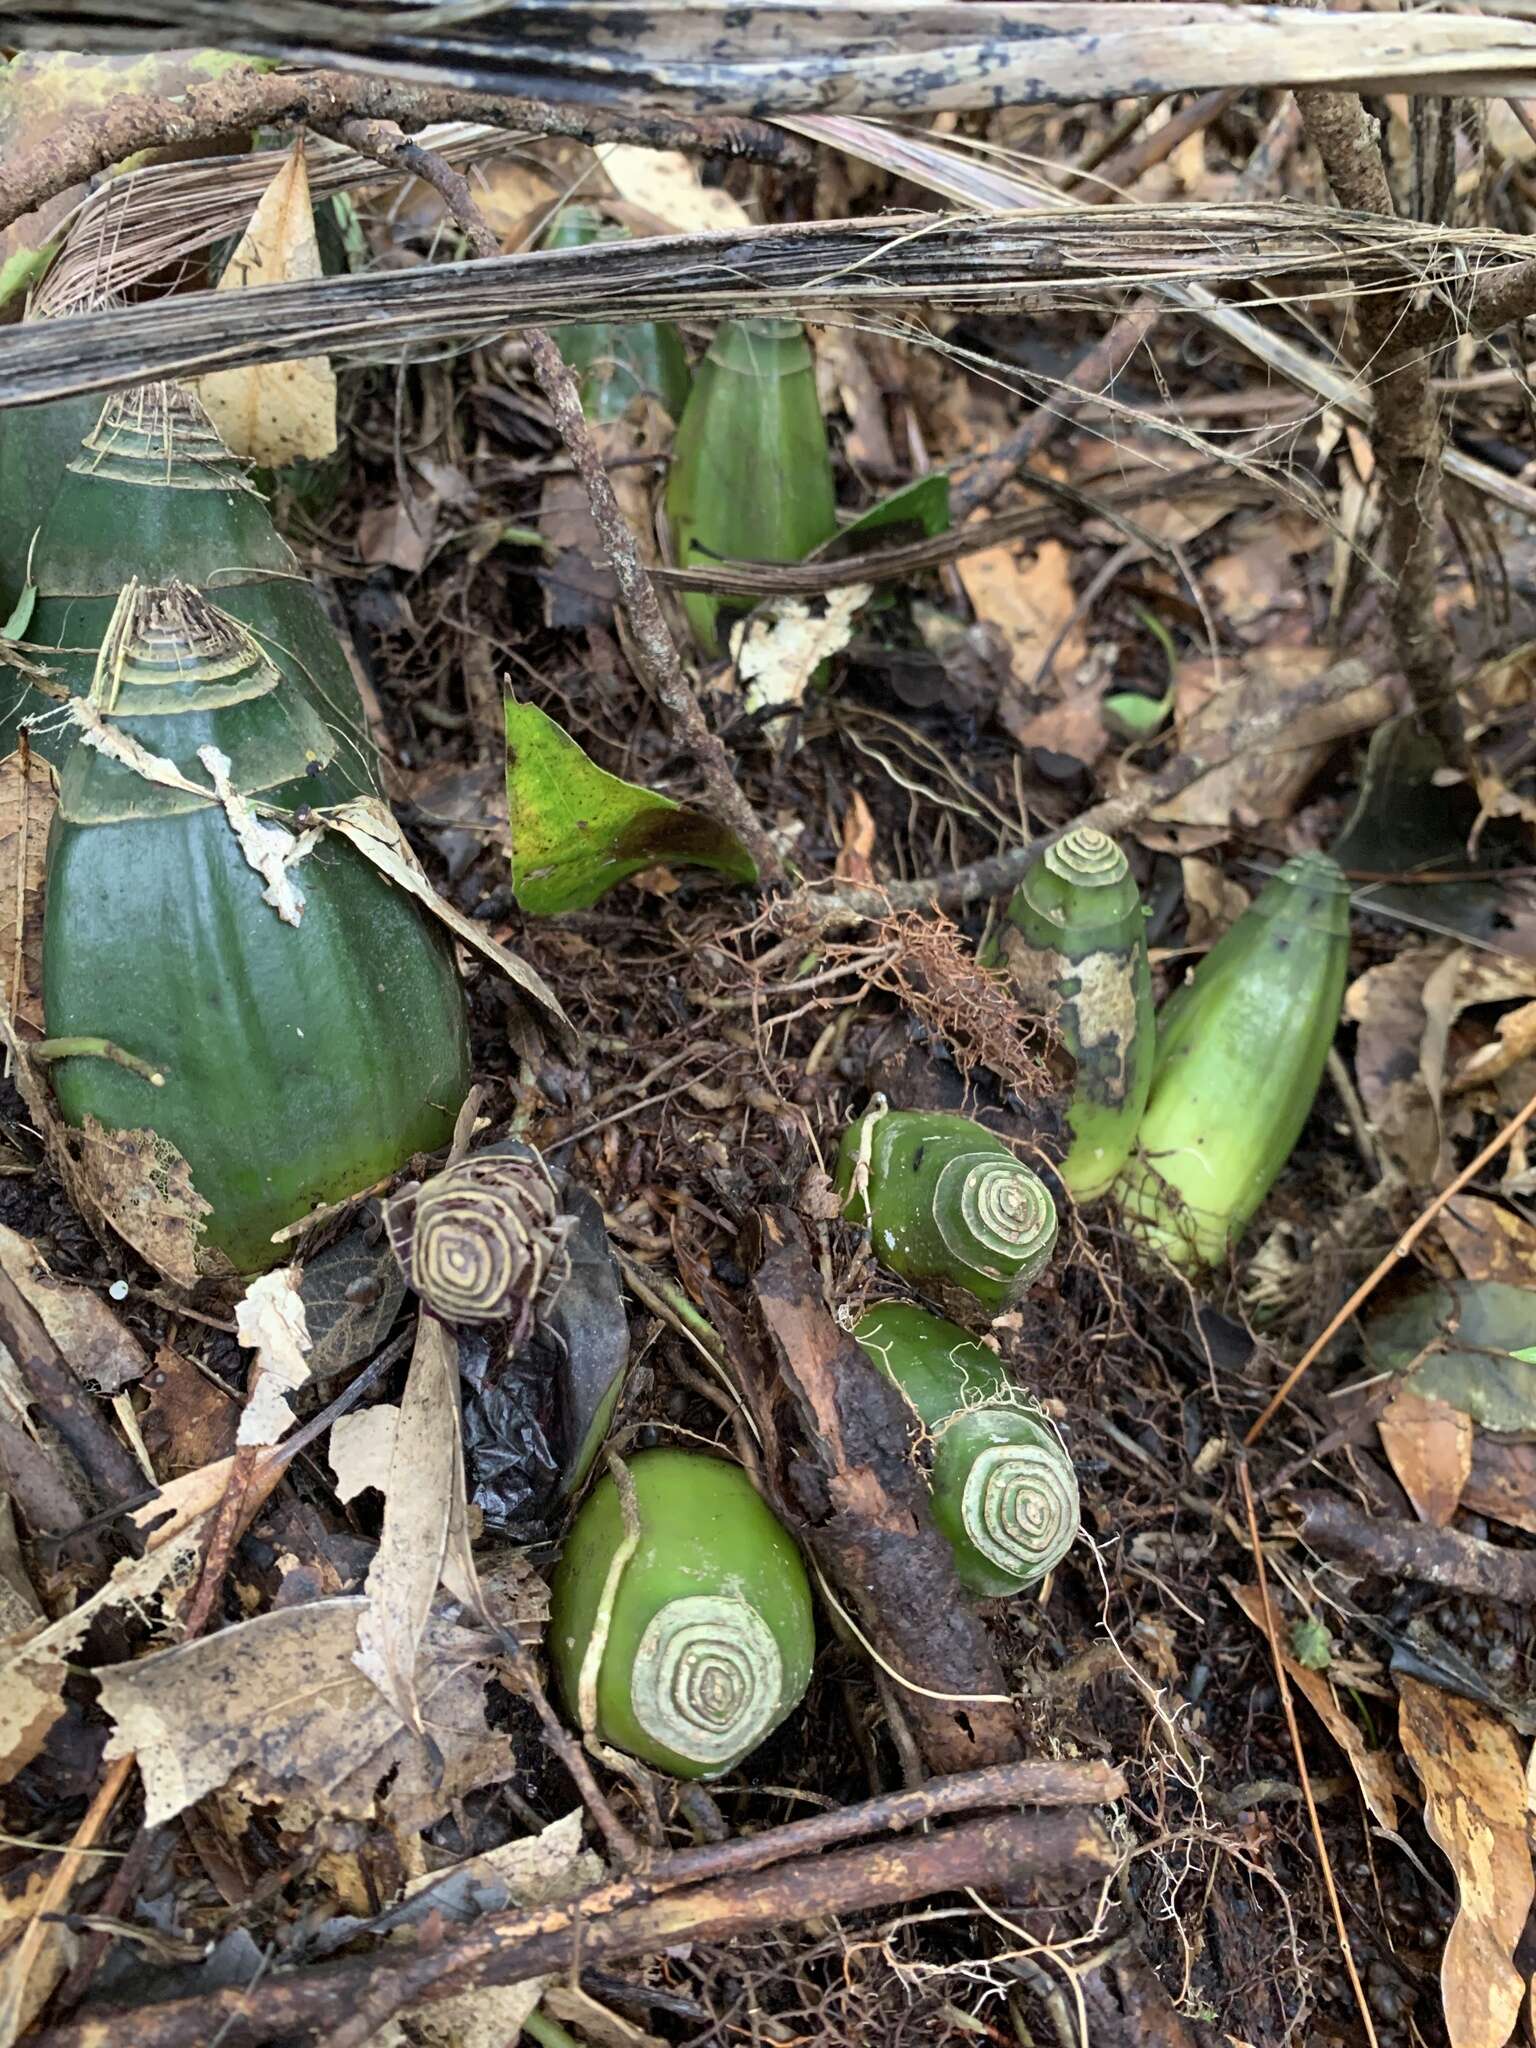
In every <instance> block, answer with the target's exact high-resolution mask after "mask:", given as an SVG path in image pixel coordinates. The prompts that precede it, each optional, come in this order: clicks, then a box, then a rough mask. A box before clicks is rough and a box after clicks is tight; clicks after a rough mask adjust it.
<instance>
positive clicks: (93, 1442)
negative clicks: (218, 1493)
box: [0, 1272, 144, 1507]
mask: <svg viewBox="0 0 1536 2048" xmlns="http://www.w3.org/2000/svg"><path fill="white" fill-rule="evenodd" d="M0 1340H3V1341H4V1344H5V1347H6V1349H7V1350H8V1351H9V1352H10V1354H11V1356H12V1358H13V1359H14V1360H15V1361H16V1366H17V1370H18V1371H19V1372H20V1374H21V1376H22V1378H23V1380H24V1381H25V1382H26V1386H27V1392H28V1393H29V1394H30V1395H31V1397H32V1399H33V1400H34V1401H35V1402H36V1403H37V1406H38V1408H39V1409H40V1410H41V1412H42V1414H43V1416H44V1418H45V1419H46V1421H47V1422H48V1423H49V1425H50V1426H51V1427H52V1428H53V1429H55V1430H57V1432H58V1434H59V1435H60V1437H62V1439H63V1440H64V1442H65V1444H66V1445H67V1446H68V1447H69V1449H70V1451H71V1452H72V1453H73V1454H74V1458H75V1462H76V1463H77V1464H78V1465H79V1467H80V1469H81V1471H82V1472H83V1473H84V1474H85V1476H86V1478H87V1479H89V1481H90V1482H91V1484H92V1486H93V1487H94V1488H95V1490H96V1492H97V1494H98V1495H99V1496H100V1499H101V1502H102V1505H103V1506H105V1507H117V1506H120V1505H121V1504H122V1503H123V1502H124V1501H128V1500H132V1499H134V1498H135V1497H136V1496H137V1495H139V1494H141V1493H142V1492H143V1491H144V1474H143V1473H142V1472H141V1471H140V1470H139V1468H138V1466H137V1464H136V1463H135V1462H134V1460H133V1458H132V1457H131V1455H130V1454H129V1453H128V1452H127V1451H126V1450H125V1449H124V1448H123V1446H122V1444H121V1443H120V1442H119V1441H118V1439H117V1437H116V1435H115V1434H114V1433H113V1431H112V1430H111V1429H109V1428H108V1426H107V1424H106V1423H105V1422H103V1421H102V1419H101V1417H100V1416H99V1415H98V1414H97V1412H96V1410H95V1407H94V1406H93V1404H92V1402H91V1399H90V1396H89V1395H88V1394H87V1393H86V1391H85V1388H84V1386H83V1385H82V1384H81V1382H80V1381H79V1380H78V1379H77V1378H76V1377H75V1375H74V1373H72V1372H71V1371H70V1369H69V1367H68V1366H67V1365H66V1364H65V1362H64V1360H63V1359H62V1358H61V1357H60V1355H59V1349H58V1346H57V1345H56V1344H55V1343H54V1341H53V1339H52V1338H51V1337H50V1336H49V1334H48V1332H47V1330H46V1329H45V1328H44V1327H43V1322H42V1318H41V1317H40V1316H39V1315H38V1314H37V1313H36V1311H35V1310H34V1309H33V1308H32V1306H31V1304H30V1303H29V1302H27V1301H26V1300H25V1299H24V1298H23V1296H22V1293H21V1290H20V1288H18V1287H17V1285H16V1283H15V1282H14V1281H13V1280H12V1279H11V1277H10V1275H9V1274H8V1273H3V1272H0Z"/></svg>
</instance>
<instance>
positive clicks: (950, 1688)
mask: <svg viewBox="0 0 1536 2048" xmlns="http://www.w3.org/2000/svg"><path fill="white" fill-rule="evenodd" d="M747 1263H748V1266H749V1268H750V1269H751V1270H752V1275H753V1278H752V1286H753V1293H754V1297H755V1300H756V1304H757V1314H758V1318H759V1321H760V1323H761V1326H762V1330H763V1334H764V1337H765V1339H766V1343H765V1344H761V1345H753V1346H751V1347H750V1348H749V1352H748V1357H747V1360H746V1361H745V1362H746V1363H747V1364H749V1365H750V1366H751V1367H752V1368H753V1369H754V1372H755V1373H763V1372H766V1373H767V1375H768V1377H766V1378H765V1379H764V1380H763V1381H762V1382H760V1383H758V1384H755V1385H753V1386H751V1387H750V1388H749V1389H748V1396H749V1399H751V1401H752V1403H753V1407H754V1410H755V1411H757V1412H759V1415H760V1419H766V1420H767V1421H768V1423H769V1429H768V1430H766V1431H765V1446H766V1447H767V1449H768V1452H769V1457H770V1461H771V1469H770V1477H771V1481H772V1483H773V1485H774V1486H775V1488H776V1489H777V1490H778V1491H779V1493H780V1495H781V1497H782V1503H783V1506H784V1508H785V1510H786V1513H787V1518H788V1519H789V1520H791V1521H792V1522H794V1523H795V1524H796V1526H797V1527H798V1529H799V1530H800V1533H801V1534H802V1536H803V1538H804V1540H805V1542H806V1544H807V1546H808V1548H809V1549H810V1550H811V1552H812V1554H813V1555H814V1557H815V1559H816V1561H817V1563H818V1564H819V1565H820V1566H821V1569H822V1571H823V1572H824V1573H825V1574H826V1576H827V1578H828V1580H829V1581H830V1582H831V1584H832V1586H833V1588H834V1589H835V1591H836V1592H837V1594H838V1597H839V1598H840V1599H841V1600H843V1601H844V1602H845V1603H846V1604H847V1605H848V1607H849V1608H850V1609H851V1610H852V1611H853V1613H854V1614H855V1616H856V1617H857V1619H858V1623H859V1626H860V1628H861V1629H862V1630H863V1631H864V1633H865V1635H866V1636H867V1637H868V1639H869V1641H870V1642H871V1643H872V1644H873V1646H874V1648H875V1651H876V1652H877V1654H878V1655H879V1656H880V1658H881V1659H882V1660H883V1661H884V1663H885V1665H886V1666H887V1668H888V1669H889V1670H890V1671H893V1672H895V1673H896V1674H898V1676H899V1678H900V1679H902V1680H904V1681H906V1683H905V1684H903V1685H902V1686H901V1700H902V1705H903V1707H904V1708H905V1710H906V1712H907V1714H908V1715H909V1717H910V1719H911V1722H912V1726H913V1730H914V1732H915V1734H916V1736H917V1740H918V1743H919V1745H920V1746H921V1748H922V1751H923V1756H924V1758H925V1760H926V1762H927V1764H928V1766H929V1768H930V1770H934V1771H939V1772H945V1771H959V1770H968V1769H970V1768H971V1767H972V1766H973V1765H976V1764H985V1763H1003V1762H1006V1761H1008V1760H1009V1759H1011V1758H1013V1757H1016V1756H1018V1754H1019V1752H1020V1741H1019V1731H1018V1726H1017V1723H1016V1721H1015V1719H1014V1713H1013V1706H1012V1703H1011V1701H1010V1700H1009V1699H1008V1696H1007V1695H1008V1687H1007V1684H1006V1682H1005V1680H1004V1678H1003V1673H1002V1669H1001V1667H1000V1665H999V1664H998V1660H997V1657H996V1655H995V1653H994V1651H993V1649H992V1645H991V1642H990V1640H989V1639H988V1636H987V1631H986V1628H985V1626H984V1625H983V1623H982V1621H981V1618H980V1616H979V1615H978V1614H977V1612H976V1610H975V1608H974V1607H973V1606H972V1605H971V1603H970V1602H969V1601H968V1600H967V1599H966V1597H965V1595H964V1593H963V1592H962V1591H961V1588H960V1582H959V1579H958V1578H957V1577H956V1574H955V1564H954V1558H953V1556H952V1555H951V1552H950V1549H949V1546H948V1544H947V1543H946V1542H945V1540H944V1538H943V1537H942V1536H941V1535H940V1534H939V1532H938V1530H937V1529H936V1528H935V1527H934V1523H933V1517H932V1514H931V1513H930V1511H929V1502H928V1489H927V1485H926V1483H925V1482H924V1479H923V1476H922V1474H921V1473H920V1472H919V1471H918V1470H917V1468H916V1466H915V1465H914V1464H913V1463H912V1459H911V1456H910V1448H909V1445H910V1428H911V1417H910V1413H909V1411H908V1409H907V1406H906V1403H905V1402H904V1401H903V1400H902V1398H901V1396H900V1394H899V1393H898V1392H897V1391H896V1389H895V1388H894V1387H893V1386H892V1385H891V1383H890V1381H889V1380H887V1379H885V1378H884V1377H883V1376H882V1374H880V1373H879V1372H878V1371H877V1370H876V1369H875V1367H874V1366H873V1365H871V1364H870V1362H869V1360H868V1359H867V1358H866V1357H865V1355H864V1353H863V1351H862V1350H861V1349H860V1348H859V1345H858V1344H857V1342H856V1341H855V1340H854V1338H853V1337H852V1336H850V1335H849V1334H848V1332H847V1331H845V1330H843V1329H841V1328H839V1326H838V1324H837V1322H836V1320H835V1318H834V1317H833V1315H832V1311H831V1309H830V1307H829V1306H828V1303H827V1298H826V1294H825V1292H824V1290H823V1287H822V1283H821V1276H820V1273H819V1272H818V1270H817V1266H816V1263H815V1260H814V1259H813V1258H812V1256H811V1251H810V1247H809V1244H808V1242H807V1240H806V1237H805V1233H804V1229H803V1226H802V1225H801V1223H800V1221H799V1219H798V1218H797V1217H796V1216H795V1214H794V1212H793V1211H792V1210H790V1209H787V1208H769V1209H760V1210H758V1211H757V1213H756V1215H755V1216H754V1218H753V1219H752V1224H751V1226H750V1227H749V1230H748V1233H747ZM919 1688H920V1689H919Z"/></svg>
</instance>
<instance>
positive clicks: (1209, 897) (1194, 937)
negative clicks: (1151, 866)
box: [1179, 854, 1249, 947]
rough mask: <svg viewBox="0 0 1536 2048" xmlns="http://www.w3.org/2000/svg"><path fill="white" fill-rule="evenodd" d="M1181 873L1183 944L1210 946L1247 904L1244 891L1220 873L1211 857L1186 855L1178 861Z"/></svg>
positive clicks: (1247, 898) (1238, 884)
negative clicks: (1185, 929) (1185, 914)
mask: <svg viewBox="0 0 1536 2048" xmlns="http://www.w3.org/2000/svg"><path fill="white" fill-rule="evenodd" d="M1179 867H1180V870H1181V872H1182V874H1183V877H1184V902H1185V905H1186V907H1187V908H1188V911H1189V930H1188V932H1187V933H1186V934H1185V943H1186V945H1189V946H1192V947H1206V946H1212V945H1214V944H1215V943H1216V941H1217V940H1218V939H1219V938H1220V937H1221V935H1222V933H1223V932H1224V931H1226V930H1227V929H1228V928H1229V927H1230V926H1232V925H1234V924H1236V922H1237V920H1238V919H1239V918H1240V917H1241V916H1242V914H1243V912H1244V911H1245V910H1246V909H1247V908H1248V903H1249V896H1248V891H1247V890H1246V889H1245V888H1243V886H1242V884H1241V883H1239V882H1234V881H1232V880H1230V879H1229V878H1228V877H1227V876H1226V875H1224V874H1223V873H1222V871H1221V869H1220V867H1219V866H1218V865H1217V863H1216V862H1215V861H1213V860H1196V859H1195V858H1194V856H1193V855H1188V854H1187V855H1186V856H1185V857H1184V859H1183V860H1182V861H1180V863H1179Z"/></svg>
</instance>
